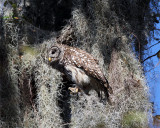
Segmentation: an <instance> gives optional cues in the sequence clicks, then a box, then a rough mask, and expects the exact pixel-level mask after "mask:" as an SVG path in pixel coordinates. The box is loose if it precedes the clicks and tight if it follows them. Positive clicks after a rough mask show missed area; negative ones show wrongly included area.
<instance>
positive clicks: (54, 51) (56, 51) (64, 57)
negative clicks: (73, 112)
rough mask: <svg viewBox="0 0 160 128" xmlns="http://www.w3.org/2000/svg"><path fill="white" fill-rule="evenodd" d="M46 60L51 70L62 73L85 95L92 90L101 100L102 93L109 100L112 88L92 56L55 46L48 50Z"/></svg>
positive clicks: (65, 47)
mask: <svg viewBox="0 0 160 128" xmlns="http://www.w3.org/2000/svg"><path fill="white" fill-rule="evenodd" d="M48 59H49V64H50V65H51V66H52V67H53V68H55V69H57V70H59V71H60V72H62V73H64V74H65V75H66V77H67V79H68V80H70V81H72V82H73V83H74V84H75V85H76V87H77V88H78V89H80V90H82V91H83V92H84V93H85V94H87V95H89V91H90V90H92V89H93V90H95V91H96V92H97V93H98V96H99V97H101V98H102V92H104V94H105V98H106V99H107V100H109V93H110V94H112V93H113V92H112V88H111V87H110V86H109V83H108V81H107V79H106V78H105V76H104V74H103V72H102V70H101V69H100V67H99V65H98V61H97V60H96V59H95V58H94V57H93V56H92V55H90V54H89V53H87V52H85V51H83V50H80V49H78V48H74V47H70V46H67V45H62V44H55V45H53V46H52V47H51V48H50V49H49V50H48ZM76 90H77V89H76Z"/></svg>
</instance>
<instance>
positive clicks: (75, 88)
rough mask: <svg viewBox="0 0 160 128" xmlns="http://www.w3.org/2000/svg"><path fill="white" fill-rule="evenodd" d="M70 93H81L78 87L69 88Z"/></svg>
mask: <svg viewBox="0 0 160 128" xmlns="http://www.w3.org/2000/svg"><path fill="white" fill-rule="evenodd" d="M68 89H69V90H70V91H71V93H78V92H79V89H78V88H77V87H73V88H72V87H69V88H68Z"/></svg>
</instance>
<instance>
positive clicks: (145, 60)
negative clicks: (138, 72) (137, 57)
mask: <svg viewBox="0 0 160 128" xmlns="http://www.w3.org/2000/svg"><path fill="white" fill-rule="evenodd" d="M159 52H160V50H159V51H158V52H157V53H155V54H153V55H152V56H149V57H147V58H146V59H144V60H143V61H142V62H141V63H144V61H146V60H148V59H150V58H152V57H154V56H156V55H157V54H158V53H159Z"/></svg>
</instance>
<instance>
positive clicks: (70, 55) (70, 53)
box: [63, 46, 112, 94]
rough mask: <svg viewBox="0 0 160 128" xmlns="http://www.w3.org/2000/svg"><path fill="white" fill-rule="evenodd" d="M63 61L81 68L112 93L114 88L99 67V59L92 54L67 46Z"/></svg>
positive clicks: (65, 63)
mask: <svg viewBox="0 0 160 128" xmlns="http://www.w3.org/2000/svg"><path fill="white" fill-rule="evenodd" d="M63 61H64V62H63V63H64V65H73V66H76V67H78V68H81V69H82V70H83V71H85V73H86V74H87V75H89V76H91V77H93V78H95V79H97V80H99V81H100V83H101V84H103V85H104V86H105V87H107V88H108V90H109V92H110V93H111V94H112V88H111V87H110V86H109V83H108V81H107V79H106V78H105V76H104V74H103V72H102V70H101V68H100V67H99V65H98V61H97V60H96V59H95V58H94V57H93V56H92V55H90V54H89V53H87V52H85V51H83V50H80V49H78V48H72V47H68V46H66V48H65V54H64V58H63Z"/></svg>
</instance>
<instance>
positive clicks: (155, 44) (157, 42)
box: [146, 41, 160, 50]
mask: <svg viewBox="0 0 160 128" xmlns="http://www.w3.org/2000/svg"><path fill="white" fill-rule="evenodd" d="M159 43H160V41H158V42H157V43H156V44H153V45H152V46H150V47H149V48H147V49H146V50H148V49H150V48H152V47H153V46H155V45H157V44H159Z"/></svg>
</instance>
